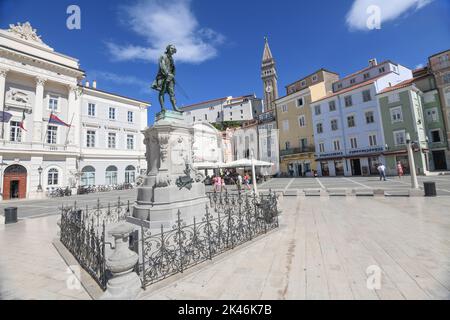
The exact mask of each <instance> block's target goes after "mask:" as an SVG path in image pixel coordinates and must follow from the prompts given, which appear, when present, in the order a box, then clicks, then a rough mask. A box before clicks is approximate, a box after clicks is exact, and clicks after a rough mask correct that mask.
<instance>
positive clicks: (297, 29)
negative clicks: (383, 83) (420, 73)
mask: <svg viewBox="0 0 450 320" xmlns="http://www.w3.org/2000/svg"><path fill="white" fill-rule="evenodd" d="M71 4H76V5H78V6H79V7H80V9H81V30H69V29H68V28H67V27H66V20H67V17H68V15H67V14H66V9H67V7H68V6H69V5H71ZM371 4H377V5H378V8H380V10H381V11H380V18H381V26H380V27H381V28H380V29H373V30H369V29H368V28H367V27H366V23H365V22H366V20H367V18H368V15H370V14H372V13H373V12H369V14H368V13H367V12H366V9H367V7H368V6H370V5H371ZM25 21H30V22H31V24H32V25H33V27H34V28H36V29H37V30H38V33H39V34H40V35H41V36H42V39H43V40H44V42H46V43H47V44H49V45H50V46H52V47H53V48H55V50H56V51H58V52H61V53H64V54H67V55H70V56H73V57H76V58H78V59H79V60H80V63H81V68H82V69H83V70H85V71H86V72H87V78H88V79H89V80H91V81H92V80H94V79H96V80H97V81H98V88H99V89H103V90H107V91H112V92H116V93H119V94H122V95H127V96H131V97H135V98H138V99H142V100H144V101H149V102H151V103H152V104H153V106H152V107H151V108H150V110H149V115H150V117H149V122H150V123H151V122H153V119H154V113H155V112H157V111H159V104H158V102H157V95H156V92H154V91H151V90H150V89H149V85H150V83H151V82H152V81H153V78H154V76H155V74H156V71H157V66H156V64H155V62H156V59H157V56H158V55H159V53H160V52H161V50H163V49H162V48H163V47H164V46H165V45H166V43H169V42H172V43H175V45H177V47H178V50H179V52H178V54H177V55H176V57H175V58H176V62H177V78H178V82H179V83H180V84H181V85H182V87H183V89H184V90H185V91H186V93H187V96H184V95H183V94H181V92H178V93H177V97H178V100H179V105H181V106H183V105H188V104H192V103H196V102H199V101H203V100H208V99H213V98H218V97H223V96H230V95H232V96H239V95H244V94H251V93H255V94H256V95H257V96H259V97H261V96H262V90H263V87H262V83H261V80H260V64H261V58H262V52H263V45H264V36H266V35H267V36H268V37H269V42H270V46H271V49H272V53H273V55H274V57H275V59H276V61H277V68H278V75H279V90H280V93H282V94H284V86H285V85H286V84H289V83H291V82H293V81H295V80H297V79H299V78H301V77H303V76H306V75H308V74H310V73H312V72H314V71H315V70H317V69H319V68H322V67H324V68H326V69H329V70H332V71H335V72H338V73H339V74H340V75H341V77H342V76H345V75H346V74H349V73H352V72H354V71H356V70H359V69H361V68H363V67H365V66H366V65H367V61H368V60H369V59H370V58H372V57H375V58H377V59H378V60H379V61H381V60H383V59H391V60H393V61H396V62H398V63H401V64H403V65H405V66H407V67H410V68H415V67H416V66H418V65H420V64H426V60H427V57H428V56H430V55H431V54H433V53H437V52H439V51H442V50H445V49H448V48H450V24H449V22H448V21H450V5H449V1H447V0H339V1H335V0H327V1H326V0H315V1H298V0H278V1H268V0H245V1H244V0H227V1H208V0H172V1H168V0H166V1H163V0H130V1H116V0H109V1H108V0H96V1H84V0H79V1H76V0H72V1H65V0H39V1H37V0H0V28H2V29H5V28H7V27H8V25H9V24H10V23H16V22H25Z"/></svg>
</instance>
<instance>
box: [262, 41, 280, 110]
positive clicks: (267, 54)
mask: <svg viewBox="0 0 450 320" xmlns="http://www.w3.org/2000/svg"><path fill="white" fill-rule="evenodd" d="M277 78H278V77H277V69H276V67H275V59H274V58H273V56H272V51H271V50H270V47H269V40H268V39H267V37H264V53H263V58H262V63H261V79H262V81H263V90H264V108H265V110H273V109H274V108H275V103H274V101H275V100H276V99H278V82H277Z"/></svg>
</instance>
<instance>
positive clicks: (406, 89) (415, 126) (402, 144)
mask: <svg viewBox="0 0 450 320" xmlns="http://www.w3.org/2000/svg"><path fill="white" fill-rule="evenodd" d="M421 95H422V92H421V91H420V90H419V89H417V87H416V86H415V85H414V81H413V79H411V80H407V81H404V82H401V83H400V84H398V85H396V86H393V87H389V88H386V89H384V90H383V91H382V92H380V93H379V94H378V99H379V106H380V112H381V119H382V124H383V129H384V131H383V132H384V140H385V143H386V144H385V151H384V163H385V166H386V173H387V174H388V175H395V174H396V173H397V163H398V162H400V163H401V164H402V167H403V169H404V173H405V174H410V172H411V170H412V168H411V164H410V163H409V159H408V152H407V148H406V135H407V134H408V133H409V134H410V137H411V140H412V141H414V142H416V143H417V144H416V147H415V148H414V149H415V150H414V163H415V168H416V172H417V174H427V173H428V171H429V165H428V153H429V152H428V151H429V150H428V144H427V135H426V128H425V119H424V115H423V110H424V109H423V106H422V98H421Z"/></svg>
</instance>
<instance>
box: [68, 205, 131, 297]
mask: <svg viewBox="0 0 450 320" xmlns="http://www.w3.org/2000/svg"><path fill="white" fill-rule="evenodd" d="M128 215H130V202H129V201H128V202H127V203H124V202H121V201H120V198H119V199H118V201H117V202H116V203H113V204H110V203H108V204H107V205H102V204H101V203H100V201H99V200H97V204H96V205H95V206H94V207H92V208H89V206H85V207H84V208H83V207H77V203H76V202H75V203H74V205H73V206H68V207H64V206H63V207H61V238H60V239H61V243H62V244H63V245H64V246H65V247H66V248H67V249H68V250H69V251H70V253H72V255H73V256H74V257H75V259H76V260H77V261H78V263H79V264H80V266H81V267H82V268H83V269H84V270H86V272H88V273H89V274H90V275H91V277H92V278H93V279H94V280H95V281H96V282H97V283H98V284H99V286H100V287H101V288H102V289H103V290H106V283H107V281H108V278H109V272H108V270H107V269H106V256H105V244H106V241H105V238H106V237H105V229H106V226H107V225H108V224H112V223H117V222H120V221H123V220H125V219H126V217H127V216H128Z"/></svg>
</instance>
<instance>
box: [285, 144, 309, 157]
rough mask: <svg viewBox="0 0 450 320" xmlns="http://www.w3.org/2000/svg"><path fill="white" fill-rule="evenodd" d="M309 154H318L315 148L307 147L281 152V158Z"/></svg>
mask: <svg viewBox="0 0 450 320" xmlns="http://www.w3.org/2000/svg"><path fill="white" fill-rule="evenodd" d="M308 152H316V147H315V146H306V147H300V148H290V149H285V150H281V153H280V154H281V156H288V155H292V154H299V153H308Z"/></svg>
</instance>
